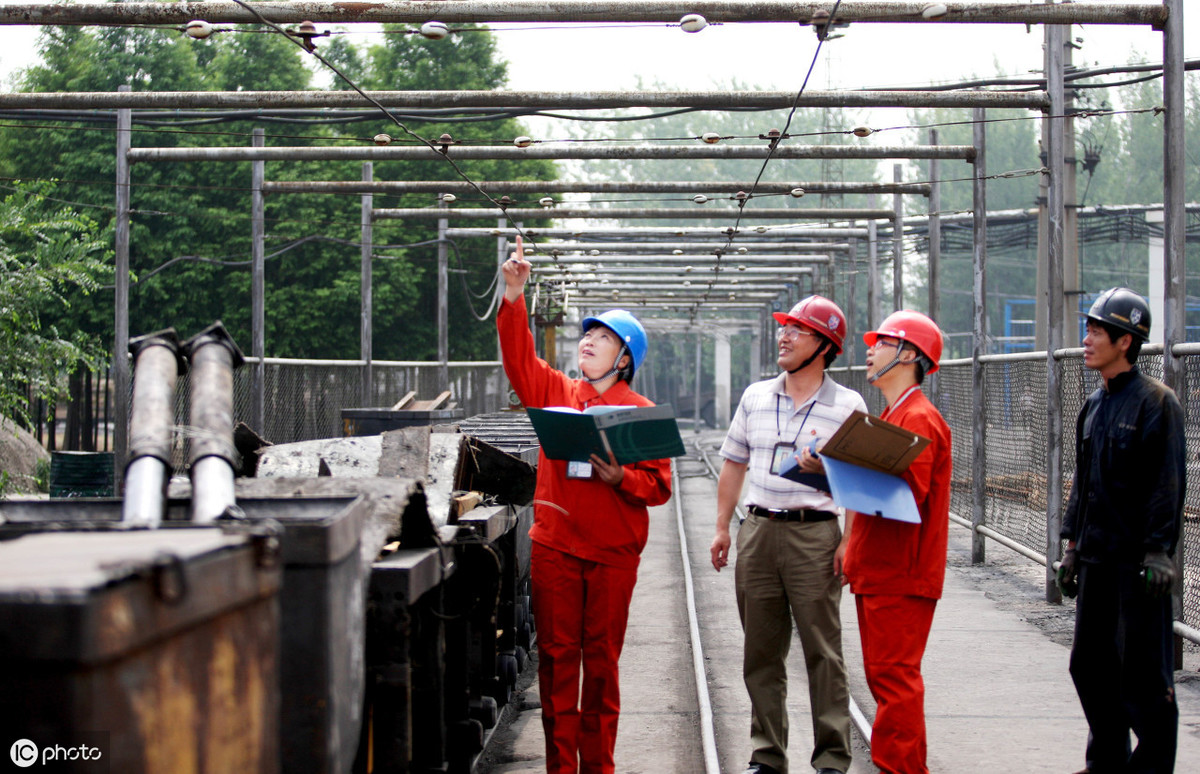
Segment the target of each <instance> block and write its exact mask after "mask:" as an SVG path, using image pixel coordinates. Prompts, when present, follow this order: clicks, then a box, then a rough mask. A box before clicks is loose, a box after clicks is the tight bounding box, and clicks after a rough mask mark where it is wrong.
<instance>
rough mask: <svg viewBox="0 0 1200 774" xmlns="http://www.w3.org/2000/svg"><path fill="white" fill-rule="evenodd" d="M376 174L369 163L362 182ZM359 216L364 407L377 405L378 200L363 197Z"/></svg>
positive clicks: (360, 330)
mask: <svg viewBox="0 0 1200 774" xmlns="http://www.w3.org/2000/svg"><path fill="white" fill-rule="evenodd" d="M374 174H375V167H374V165H373V164H372V163H371V162H369V161H364V162H363V165H362V179H363V182H370V180H371V178H372V177H373V176H374ZM360 210H361V214H360V218H359V220H360V224H361V225H360V227H359V228H360V231H361V235H362V236H361V238H360V240H359V241H361V242H362V247H361V249H360V253H359V264H360V267H361V268H360V274H361V278H360V285H361V289H360V290H359V321H358V328H359V336H358V338H359V344H358V348H359V353H360V354H359V357H360V358H361V359H362V361H363V369H362V385H361V388H360V389H361V398H360V399H361V400H362V405H363V406H373V405H375V365H374V359H375V342H374V338H375V310H374V306H373V301H374V299H375V275H374V263H373V261H372V260H371V257H372V253H373V252H374V246H375V245H374V242H375V220H374V218H372V216H371V215H372V213H373V212H375V197H374V196H372V195H371V194H369V193H364V194H363V195H362V201H361V207H360Z"/></svg>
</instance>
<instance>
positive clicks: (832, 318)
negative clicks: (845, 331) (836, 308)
mask: <svg viewBox="0 0 1200 774" xmlns="http://www.w3.org/2000/svg"><path fill="white" fill-rule="evenodd" d="M840 322H841V321H840V320H839V319H838V316H837V315H836V314H831V315H829V322H828V324H827V327H828V328H829V330H831V331H835V330H837V327H838V323H840Z"/></svg>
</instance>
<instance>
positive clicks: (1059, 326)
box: [1045, 25, 1069, 603]
mask: <svg viewBox="0 0 1200 774" xmlns="http://www.w3.org/2000/svg"><path fill="white" fill-rule="evenodd" d="M1068 29H1069V28H1067V27H1063V26H1061V25H1050V26H1047V27H1046V82H1047V92H1048V93H1049V94H1050V115H1049V116H1048V117H1047V122H1048V126H1047V132H1046V135H1047V138H1048V147H1047V148H1046V151H1047V164H1046V166H1047V167H1048V168H1049V172H1050V180H1049V185H1048V187H1047V192H1046V245H1047V255H1046V260H1047V264H1048V265H1047V266H1046V311H1047V314H1048V315H1049V324H1048V325H1047V328H1046V435H1047V438H1046V559H1047V562H1046V578H1045V584H1046V601H1047V602H1055V603H1057V602H1062V594H1060V593H1059V591H1058V586H1057V584H1055V582H1054V578H1055V569H1054V564H1055V562H1058V561H1059V560H1061V559H1062V540H1061V539H1060V538H1059V532H1060V531H1061V528H1062V516H1063V514H1062V508H1063V476H1064V471H1063V425H1064V422H1063V403H1062V381H1063V377H1062V364H1061V363H1060V362H1059V361H1058V359H1057V358H1055V356H1054V353H1055V352H1056V351H1057V350H1059V349H1061V348H1062V345H1063V251H1064V248H1065V241H1064V233H1063V232H1064V228H1065V226H1066V182H1065V180H1064V173H1065V171H1066V170H1065V167H1066V147H1065V144H1064V136H1063V121H1062V116H1063V115H1064V112H1063V111H1064V110H1065V108H1066V92H1065V89H1064V85H1063V43H1064V41H1065V37H1066V35H1067V31H1068Z"/></svg>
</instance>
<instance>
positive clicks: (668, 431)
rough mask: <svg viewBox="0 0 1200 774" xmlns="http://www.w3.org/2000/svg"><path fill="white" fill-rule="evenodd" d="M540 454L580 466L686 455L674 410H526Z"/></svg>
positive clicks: (548, 408)
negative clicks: (593, 461) (600, 461)
mask: <svg viewBox="0 0 1200 774" xmlns="http://www.w3.org/2000/svg"><path fill="white" fill-rule="evenodd" d="M527 411H528V413H529V421H530V422H531V423H532V424H533V429H534V432H536V433H537V437H538V441H539V442H540V443H541V445H542V451H544V452H545V453H546V456H547V457H549V458H550V459H552V460H575V461H579V462H586V461H587V460H588V458H589V457H590V456H591V455H592V454H596V455H597V456H599V457H601V458H602V459H608V452H609V450H611V451H612V452H613V456H615V457H616V459H617V463H618V464H620V465H628V464H630V463H633V462H640V461H642V460H661V459H665V458H667V457H679V456H681V455H683V454H686V453H687V451H686V450H685V449H684V448H683V439H682V438H681V437H680V436H679V426H678V425H677V424H676V423H675V410H674V409H673V408H671V407H670V406H668V405H662V406H645V407H640V406H589V407H588V408H586V409H584V410H583V411H580V410H579V409H574V408H569V407H566V406H548V407H546V408H540V409H539V408H531V409H527Z"/></svg>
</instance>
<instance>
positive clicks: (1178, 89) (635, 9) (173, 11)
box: [0, 0, 1184, 451]
mask: <svg viewBox="0 0 1200 774" xmlns="http://www.w3.org/2000/svg"><path fill="white" fill-rule="evenodd" d="M927 7H928V6H927V5H926V4H924V3H871V2H861V3H860V2H853V0H849V1H848V2H844V3H842V4H840V5H839V8H838V18H837V19H836V21H839V22H854V21H858V22H868V21H870V22H932V23H938V22H977V23H1025V24H1048V25H1064V24H1067V25H1069V24H1072V23H1087V24H1149V25H1152V26H1154V27H1156V28H1158V29H1162V30H1163V31H1164V103H1165V104H1166V107H1167V122H1166V128H1165V130H1164V149H1165V151H1166V152H1167V153H1166V158H1167V159H1171V158H1179V157H1180V156H1179V155H1173V154H1172V151H1182V148H1183V132H1182V130H1183V116H1182V111H1180V110H1178V109H1174V110H1173V108H1176V106H1178V105H1182V104H1183V101H1182V97H1183V50H1182V49H1183V46H1182V41H1183V28H1182V11H1183V5H1182V0H1164V2H1163V4H1162V5H1161V6H1153V5H1144V4H1130V5H1104V6H1092V5H1087V4H1079V3H1073V4H1069V5H1065V4H1064V5H1054V4H1051V5H1037V6H1033V5H1022V4H1015V3H1013V4H1005V3H997V4H990V5H988V6H973V5H971V4H966V3H948V4H946V14H945V15H942V16H940V17H938V18H936V19H928V18H925V17H924V15H923V12H924V11H925V9H926V8H927ZM255 10H256V11H257V12H258V13H259V14H263V15H265V16H266V17H267V18H270V19H272V20H273V21H275V22H279V23H288V22H298V21H304V20H311V21H316V22H332V23H353V22H401V23H402V22H411V23H421V22H423V21H426V20H429V19H433V18H439V19H441V20H444V21H450V22H476V21H555V22H561V21H564V19H565V20H569V21H616V22H620V21H627V22H641V21H662V22H665V23H671V22H672V21H674V20H675V19H678V18H679V16H680V15H681V14H682V13H689V12H691V13H701V14H703V15H705V16H706V18H708V19H710V20H711V21H722V22H737V21H772V20H774V21H788V22H793V21H795V6H794V4H793V3H790V2H710V3H709V2H701V1H700V0H692V1H691V2H688V3H686V4H684V3H660V4H655V5H653V6H651V5H650V4H647V3H645V2H643V0H632V2H628V1H625V0H608V1H607V2H602V3H596V2H590V0H575V1H574V2H571V0H565V1H564V2H558V3H554V4H549V5H547V4H545V3H541V2H513V1H512V0H504V1H503V2H495V1H488V0H477V1H476V2H469V1H466V0H464V2H461V3H455V4H454V5H447V4H443V3H436V2H426V3H420V2H411V3H406V4H404V5H403V6H398V5H396V4H384V5H380V6H364V5H362V4H357V3H346V4H341V3H307V2H291V3H257V4H256V7H255ZM194 18H206V19H208V20H210V21H217V22H232V23H238V22H242V23H253V22H256V21H258V20H259V19H258V17H257V16H255V14H253V13H251V12H250V11H248V10H246V9H244V8H242V7H241V6H237V5H236V4H231V3H178V4H155V3H125V4H112V5H110V4H78V5H69V6H62V5H30V6H19V7H16V6H5V7H3V8H0V24H65V25H70V24H98V23H99V24H122V23H129V24H132V23H143V24H144V23H159V24H170V23H177V24H183V23H186V22H187V21H189V20H191V19H194ZM1047 78H1048V82H1049V83H1050V84H1051V85H1053V84H1054V83H1055V82H1056V81H1057V82H1058V84H1059V85H1060V86H1061V82H1062V72H1061V71H1059V72H1053V71H1049V70H1048V72H1047ZM443 104H444V103H443ZM840 104H846V103H845V102H844V101H843V102H841V103H840ZM222 106H225V107H228V106H230V105H229V103H223V105H222ZM1051 113H1053V106H1051ZM121 134H122V133H121V132H120V131H118V145H120V144H121V143H120V137H121ZM126 135H127V133H126ZM124 140H125V148H126V150H128V136H126V137H125V138H124ZM129 161H132V159H129ZM120 166H121V165H120V164H119V165H118V168H120ZM126 171H127V168H126ZM1178 174H1181V172H1174V171H1172V169H1171V165H1170V164H1168V165H1167V166H1166V169H1164V206H1165V210H1166V211H1165V213H1164V221H1165V224H1164V228H1165V231H1166V234H1167V237H1166V240H1165V245H1164V252H1165V262H1166V265H1167V271H1166V283H1167V288H1166V289H1165V290H1166V293H1165V295H1166V299H1167V300H1166V309H1167V318H1168V319H1167V320H1166V321H1164V322H1165V324H1166V328H1167V351H1168V353H1171V347H1172V345H1174V344H1176V343H1178V342H1179V335H1180V333H1181V331H1182V328H1183V325H1182V319H1183V311H1182V310H1183V298H1182V294H1183V282H1182V278H1183V269H1182V266H1183V262H1182V259H1183V233H1184V232H1183V228H1184V224H1183V219H1182V218H1183V198H1182V196H1183V186H1182V180H1181V179H1178V177H1177V175H1178ZM1060 175H1061V169H1052V170H1051V178H1052V181H1051V191H1053V189H1054V187H1055V185H1056V183H1057V184H1061V182H1060V181H1058V180H1057V177H1059V176H1060ZM122 187H124V189H125V190H124V195H125V196H126V197H127V196H128V179H126V180H124V181H118V201H120V198H121V194H122V191H121V189H122ZM1060 195H1061V191H1060ZM1051 198H1052V199H1053V198H1054V194H1053V193H1052V194H1051ZM125 214H126V216H127V212H126V213H125ZM127 226H128V224H127V223H126V227H127ZM117 242H118V244H120V242H121V239H120V226H119V225H118V240H117ZM126 242H127V237H126ZM126 247H127V244H126ZM1061 259H1062V255H1061V252H1060V253H1058V254H1057V255H1055V254H1054V252H1053V250H1052V251H1051V256H1050V261H1051V263H1054V262H1055V261H1061ZM125 260H126V266H127V260H128V256H127V255H126V256H125ZM117 265H118V268H120V265H121V260H120V258H118V263H117ZM125 281H126V282H127V279H126V280H125ZM120 282H121V280H120V278H119V279H118V284H120ZM125 292H126V294H127V292H128V288H126V290H125ZM1052 295H1053V293H1052ZM117 296H118V298H120V297H121V296H122V293H121V289H120V288H119V287H118V290H117ZM125 298H126V301H127V295H126V296H125ZM118 314H120V312H118ZM1059 324H1060V325H1061V323H1059ZM116 330H117V338H118V340H117V341H116V342H115V344H116V347H115V349H116V351H117V352H123V351H124V349H125V348H126V347H127V325H126V327H125V334H126V336H125V339H124V340H121V331H122V327H121V324H120V322H118V324H117V325H116ZM1175 360H1176V358H1174V356H1173V354H1169V355H1168V357H1167V361H1166V363H1167V368H1166V371H1167V373H1166V376H1167V380H1168V382H1169V383H1171V384H1172V385H1173V386H1176V387H1178V386H1182V385H1181V384H1180V379H1181V371H1182V369H1181V368H1180V366H1179V364H1178V363H1177V362H1175ZM117 361H118V362H119V363H120V362H123V361H122V359H121V358H118V359H117ZM123 376H124V378H123V379H122V378H121V375H120V374H118V376H117V378H116V382H117V386H118V387H122V386H124V387H125V388H126V389H127V388H128V371H127V369H126V372H125V374H124V375H123ZM118 394H119V395H123V394H124V393H122V392H118ZM123 409H125V410H123ZM117 419H118V428H119V429H118V430H117V440H118V444H119V445H123V443H124V442H125V441H126V438H125V431H124V429H123V428H122V427H121V425H122V423H123V422H124V421H126V420H127V407H121V406H120V405H119V406H118V417H117ZM122 451H123V449H122Z"/></svg>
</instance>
